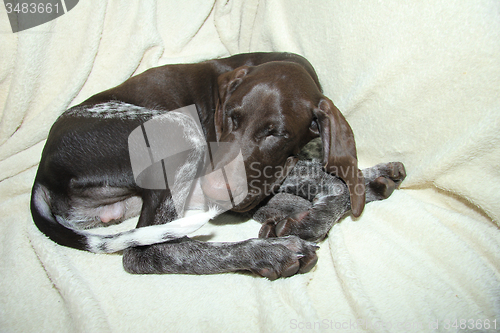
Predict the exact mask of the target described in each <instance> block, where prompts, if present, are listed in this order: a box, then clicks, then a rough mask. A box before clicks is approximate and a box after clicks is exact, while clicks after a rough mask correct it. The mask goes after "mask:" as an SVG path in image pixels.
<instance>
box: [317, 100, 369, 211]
mask: <svg viewBox="0 0 500 333" xmlns="http://www.w3.org/2000/svg"><path fill="white" fill-rule="evenodd" d="M313 113H314V115H315V116H316V120H317V125H318V127H319V135H320V136H321V141H322V143H323V165H325V169H326V171H327V172H329V173H332V174H334V175H336V176H337V177H339V178H342V180H344V181H345V183H346V184H347V186H348V188H349V194H350V198H351V210H352V214H353V215H354V216H356V217H357V216H359V215H361V213H362V212H363V208H364V207H365V183H364V179H363V175H362V173H361V171H360V170H359V169H358V159H357V156H356V144H355V142H354V134H353V132H352V129H351V126H349V124H348V123H347V121H346V120H345V118H344V116H343V115H342V113H340V111H339V109H337V107H336V106H335V105H333V102H332V101H331V100H329V99H328V98H326V97H323V98H322V99H321V100H320V102H319V104H318V107H317V108H315V109H314V111H313Z"/></svg>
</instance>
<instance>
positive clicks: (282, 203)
mask: <svg viewBox="0 0 500 333" xmlns="http://www.w3.org/2000/svg"><path fill="white" fill-rule="evenodd" d="M311 168H312V169H311ZM363 176H364V178H365V187H366V202H367V203H368V202H371V201H375V200H383V199H386V198H388V197H389V196H390V195H391V194H392V192H393V191H394V189H395V188H397V187H398V186H399V184H401V182H402V181H403V179H404V178H405V177H406V173H405V169H404V166H403V164H402V163H399V162H394V163H387V164H379V165H376V166H374V167H372V168H368V169H364V170H363ZM312 185H314V186H312ZM280 191H282V193H278V194H277V195H276V196H274V197H273V198H272V199H271V200H270V201H269V203H268V204H267V205H266V206H264V207H262V208H261V209H259V210H258V211H257V212H256V214H255V215H254V218H255V219H256V220H258V221H260V222H263V226H262V228H261V230H260V232H259V237H262V238H266V237H276V236H280V237H281V236H286V235H297V236H299V237H300V238H302V239H305V240H309V241H318V240H321V239H322V238H324V237H325V236H326V235H327V233H328V231H329V230H330V229H331V227H332V226H333V225H334V224H335V223H336V222H337V221H338V220H340V219H341V218H342V216H344V215H345V214H346V213H347V212H349V210H350V208H351V207H350V200H349V192H348V191H347V186H346V185H345V183H344V182H342V181H341V180H340V179H339V178H337V177H334V176H331V175H328V174H326V173H324V172H322V171H321V169H320V167H318V166H316V165H315V164H314V162H301V163H300V164H298V170H294V172H292V173H291V175H290V177H289V178H287V180H286V181H285V183H283V186H282V187H281V188H280Z"/></svg>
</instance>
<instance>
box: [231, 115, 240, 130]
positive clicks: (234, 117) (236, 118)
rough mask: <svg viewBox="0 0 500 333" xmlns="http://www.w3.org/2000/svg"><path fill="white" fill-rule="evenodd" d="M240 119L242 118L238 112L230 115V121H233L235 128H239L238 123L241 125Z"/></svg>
mask: <svg viewBox="0 0 500 333" xmlns="http://www.w3.org/2000/svg"><path fill="white" fill-rule="evenodd" d="M239 120H240V117H239V116H238V115H237V114H233V115H231V117H230V121H231V122H232V124H233V130H235V129H237V128H238V125H239V123H240V122H239Z"/></svg>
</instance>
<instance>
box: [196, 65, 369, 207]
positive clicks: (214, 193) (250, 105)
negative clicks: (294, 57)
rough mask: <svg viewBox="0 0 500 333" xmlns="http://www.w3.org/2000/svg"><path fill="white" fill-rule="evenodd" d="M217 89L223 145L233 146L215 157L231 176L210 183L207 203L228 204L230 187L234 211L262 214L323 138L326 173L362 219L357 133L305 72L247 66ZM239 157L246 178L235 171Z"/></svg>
mask: <svg viewBox="0 0 500 333" xmlns="http://www.w3.org/2000/svg"><path fill="white" fill-rule="evenodd" d="M218 85H219V91H218V94H219V96H218V105H217V108H216V111H215V127H216V133H217V139H218V141H219V142H225V143H232V144H233V145H229V146H228V147H229V148H227V149H221V150H220V151H218V152H216V153H215V154H214V155H216V156H213V161H214V163H215V164H216V165H215V168H216V169H217V168H220V167H222V166H226V167H224V173H225V175H224V177H221V176H216V175H213V176H210V175H209V176H207V177H205V179H204V181H203V183H202V188H203V191H204V193H205V195H206V196H207V197H209V198H210V199H211V200H215V201H217V200H221V199H222V198H223V197H224V198H226V197H227V190H228V184H230V188H231V191H232V192H233V193H232V195H233V196H234V197H235V198H236V199H237V200H236V201H237V202H238V203H237V204H236V207H235V208H234V209H233V210H235V211H247V210H249V209H251V208H253V207H255V206H256V205H257V204H258V203H259V202H260V201H261V200H263V199H264V198H265V197H266V196H268V195H269V194H271V193H272V191H273V190H275V189H276V188H277V187H278V186H279V184H280V183H281V182H282V181H283V180H284V178H285V177H286V175H287V174H288V171H289V170H290V169H291V168H292V167H293V166H294V165H295V163H296V161H297V158H296V155H297V154H298V153H299V151H300V149H301V148H302V147H303V146H304V145H305V144H306V143H307V142H309V141H310V140H312V139H313V138H315V137H318V136H320V137H321V140H322V143H323V151H324V154H323V156H324V157H323V162H324V165H325V168H326V170H327V171H328V172H330V173H333V174H335V175H336V176H338V177H340V178H342V179H343V180H344V181H345V182H346V183H347V185H348V187H349V191H350V197H351V206H352V211H353V215H354V216H359V215H360V214H361V212H362V211H363V207H364V203H365V191H364V181H363V178H362V176H361V174H360V172H359V170H358V167H357V158H356V146H355V142H354V135H353V132H352V130H351V127H350V126H349V124H348V123H347V121H346V120H345V118H344V117H343V116H342V114H341V113H340V111H339V110H338V109H337V108H336V107H335V105H333V103H332V101H331V100H329V99H328V98H327V97H325V96H324V95H323V94H322V92H321V90H320V87H319V86H318V84H317V83H316V82H315V80H314V79H313V78H312V77H311V75H310V74H309V73H308V72H307V71H306V70H305V69H304V68H303V67H302V66H301V65H299V64H296V63H292V62H283V61H279V62H270V63H265V64H262V65H259V66H242V67H239V68H237V69H235V70H234V71H231V72H228V73H225V74H222V75H221V76H220V77H219V78H218ZM238 154H240V156H241V158H242V159H243V163H244V165H245V170H244V174H242V170H241V168H238V167H231V163H230V162H231V161H233V160H234V159H235V158H236V156H238ZM233 165H236V164H234V163H233Z"/></svg>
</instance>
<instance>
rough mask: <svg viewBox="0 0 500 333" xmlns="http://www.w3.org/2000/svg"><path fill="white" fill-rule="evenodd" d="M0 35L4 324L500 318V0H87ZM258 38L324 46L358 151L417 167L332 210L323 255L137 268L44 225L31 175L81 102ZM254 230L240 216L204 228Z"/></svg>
mask: <svg viewBox="0 0 500 333" xmlns="http://www.w3.org/2000/svg"><path fill="white" fill-rule="evenodd" d="M0 50H1V51H0V105H1V123H0V144H1V146H0V180H1V181H0V213H1V218H0V331H2V332H139V331H140V332H165V331H172V332H259V331H262V332H298V331H301V332H316V331H327V332H334V331H339V332H365V331H368V332H403V331H405V332H430V331H432V330H433V329H436V331H440V332H454V331H460V330H462V329H463V330H462V331H479V332H495V331H498V330H500V232H499V229H498V225H500V205H499V203H500V169H499V165H500V131H499V127H500V126H499V125H500V98H499V96H500V94H499V88H500V4H499V2H498V1H496V0H484V1H480V0H478V1H440V0H433V1H427V0H423V1H410V2H403V1H396V0H394V1H390V0H387V1H357V0H353V1H332V2H329V1H312V0H306V1H304V0H268V1H264V0H246V1H243V0H229V1H227V0H221V1H216V0H213V1H205V0H189V1H182V2H180V1H178V2H177V1H174V0H170V1H154V0H141V1H132V0H130V1H125V0H120V1H101V0H80V2H79V4H78V5H77V6H76V7H75V8H74V9H73V10H71V11H70V12H68V13H67V14H66V15H63V16H61V17H59V18H57V19H55V20H54V21H51V22H49V23H46V24H44V25H41V26H38V27H35V28H32V29H29V30H26V31H23V32H19V33H16V34H13V33H12V32H11V30H10V26H9V21H8V19H7V15H6V14H5V12H4V11H3V10H0ZM260 50H264V51H270V50H277V51H291V52H296V53H299V54H302V55H304V56H306V57H307V58H308V59H309V60H310V61H311V63H312V64H313V65H314V66H315V68H316V70H317V71H318V74H319V77H320V80H321V82H322V84H323V85H324V89H325V92H326V94H327V95H328V96H329V97H330V98H331V99H332V100H333V101H334V102H335V104H336V105H337V106H338V107H339V108H340V109H341V110H342V111H343V113H344V115H345V116H346V118H347V119H348V121H349V122H350V124H351V126H352V128H353V130H354V133H355V136H356V140H357V147H358V154H359V159H360V163H361V166H363V167H366V166H371V165H373V164H376V163H379V162H387V161H402V162H403V163H405V165H406V168H407V172H408V177H407V179H406V180H405V182H404V183H403V187H402V189H401V190H399V191H396V192H395V193H394V194H393V195H392V196H391V197H390V198H389V199H388V200H385V201H381V202H374V203H370V204H369V205H367V207H366V209H365V211H364V213H363V215H362V216H361V217H360V218H358V219H356V220H353V219H352V218H350V217H347V218H345V219H343V220H342V222H341V223H339V224H337V225H336V226H334V228H333V229H332V230H331V232H330V236H329V238H328V239H327V240H325V241H324V242H322V243H321V249H320V250H319V251H318V254H319V262H318V265H317V267H316V268H315V270H314V271H312V272H311V273H308V274H305V275H298V276H294V277H291V278H287V279H281V280H277V281H274V282H271V281H268V280H266V279H263V278H257V277H254V276H252V275H245V274H222V275H213V276H187V275H165V276H137V275H135V276H134V275H129V274H127V273H125V272H124V271H123V269H122V266H121V256H120V255H96V254H90V253H85V252H81V251H76V250H73V249H68V248H63V247H60V246H58V245H56V244H54V243H52V242H51V241H49V240H48V239H47V238H46V237H45V236H43V235H42V234H41V233H40V232H39V231H38V230H37V229H36V227H34V225H33V222H32V220H31V216H30V212H29V192H30V188H31V185H32V182H33V178H34V175H35V172H36V167H37V163H38V161H39V158H40V153H41V150H42V148H43V145H44V139H45V138H46V136H47V134H48V130H49V128H50V126H51V124H52V123H53V122H54V120H55V119H56V118H57V116H58V115H59V114H60V113H61V112H63V111H64V110H65V109H66V108H68V107H69V106H71V105H75V104H77V103H79V102H81V101H83V100H84V99H86V98H88V97H89V96H91V95H93V94H94V93H97V92H99V91H102V90H104V89H107V88H109V87H112V86H115V85H117V84H119V83H120V82H122V81H124V80H125V79H127V78H128V77H130V76H131V75H133V74H136V73H140V72H142V71H144V70H145V69H147V68H150V67H152V66H157V65H163V64H166V63H178V62H194V61H199V60H203V59H208V58H215V57H219V56H225V55H229V54H234V53H238V52H248V51H260ZM133 224H134V221H127V222H125V224H124V225H123V226H121V227H122V228H127V227H128V228H132V227H133ZM258 229H259V224H258V223H256V222H255V221H247V222H244V221H242V218H238V217H235V216H231V215H229V216H225V217H223V218H222V219H219V220H217V221H216V222H215V223H212V224H210V225H208V226H206V227H204V228H202V229H201V230H199V232H198V234H199V235H205V238H206V239H210V240H228V241H229V240H239V239H245V238H249V237H255V236H256V234H257V231H258ZM495 325H496V327H495Z"/></svg>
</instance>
